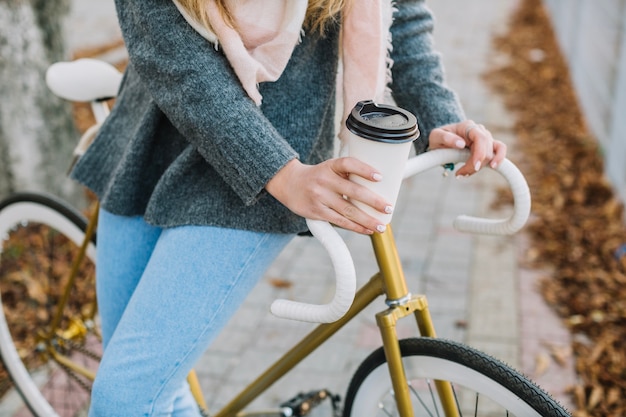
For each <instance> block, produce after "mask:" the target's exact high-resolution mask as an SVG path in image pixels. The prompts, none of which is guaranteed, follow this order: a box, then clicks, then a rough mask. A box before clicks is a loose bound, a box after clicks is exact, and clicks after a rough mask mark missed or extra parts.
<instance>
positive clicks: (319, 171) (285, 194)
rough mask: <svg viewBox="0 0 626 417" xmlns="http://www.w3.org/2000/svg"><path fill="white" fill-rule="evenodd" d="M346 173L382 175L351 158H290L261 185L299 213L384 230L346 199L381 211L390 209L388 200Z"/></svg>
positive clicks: (371, 177)
mask: <svg viewBox="0 0 626 417" xmlns="http://www.w3.org/2000/svg"><path fill="white" fill-rule="evenodd" d="M349 174H354V175H358V176H360V177H363V178H365V179H367V180H370V181H380V180H381V179H382V177H381V175H380V173H379V172H377V171H376V170H374V169H373V168H372V167H370V166H369V165H367V164H365V163H363V162H360V161H359V160H357V159H355V158H336V159H330V160H328V161H325V162H322V163H320V164H317V165H305V164H303V163H301V162H300V161H298V160H297V159H294V160H292V161H290V162H288V163H287V165H285V166H284V167H283V168H282V169H281V170H280V171H278V173H276V175H275V176H274V178H272V179H271V180H270V181H269V182H268V183H267V185H266V186H265V189H266V190H267V191H268V192H269V193H270V194H271V195H272V196H274V198H276V199H277V200H278V201H280V202H281V203H283V204H284V205H285V206H286V207H287V208H288V209H290V210H291V211H293V212H294V213H296V214H298V215H300V216H302V217H305V218H308V219H312V220H325V221H328V222H330V223H333V224H335V225H337V226H339V227H342V228H344V229H348V230H352V231H354V232H357V233H362V234H372V233H374V231H377V232H384V231H385V225H384V224H381V222H380V221H378V220H377V219H375V218H374V217H371V216H370V215H368V214H366V213H365V212H364V211H362V210H360V209H359V208H357V207H356V206H355V205H354V204H352V203H351V202H350V200H356V201H360V202H362V203H364V204H366V205H368V206H370V207H372V208H374V209H375V210H378V211H380V212H381V213H391V212H392V211H393V208H392V207H391V204H389V203H388V202H387V201H385V200H384V199H383V198H382V197H380V196H379V195H377V194H376V193H374V192H372V191H370V190H368V189H367V188H366V187H363V186H361V185H359V184H356V183H354V182H352V181H350V180H349V179H348V175H349ZM343 196H346V197H348V199H345V198H344V197H343Z"/></svg>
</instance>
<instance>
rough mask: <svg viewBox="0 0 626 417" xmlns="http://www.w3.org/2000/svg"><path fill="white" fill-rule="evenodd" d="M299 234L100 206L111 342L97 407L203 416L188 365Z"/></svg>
mask: <svg viewBox="0 0 626 417" xmlns="http://www.w3.org/2000/svg"><path fill="white" fill-rule="evenodd" d="M292 237H293V236H292V235H281V234H268V233H255V232H249V231H242V230H232V229H224V228H216V227H200V226H184V227H176V228H169V229H161V228H157V227H153V226H151V225H148V224H147V223H145V221H144V220H143V219H142V218H141V217H122V216H116V215H113V214H111V213H108V212H106V211H104V210H101V212H100V225H99V227H98V251H97V284H96V289H97V294H98V305H99V312H100V318H101V321H102V334H103V341H104V346H105V349H104V356H103V358H102V362H101V364H100V368H99V369H98V373H97V377H96V381H95V382H94V386H93V392H92V403H91V409H90V412H89V415H90V416H91V417H105V416H106V417H109V416H115V417H120V416H124V417H135V416H176V417H182V416H185V417H186V416H194V417H197V416H199V415H200V414H199V412H198V409H197V406H196V404H195V402H194V401H193V398H192V397H191V394H190V392H189V388H188V386H187V384H186V377H187V374H188V373H189V371H190V370H191V369H192V368H193V365H194V363H195V362H196V361H197V360H198V359H199V358H200V356H201V355H202V353H203V352H204V351H205V350H206V348H207V347H208V346H209V344H210V343H211V341H212V340H213V339H214V338H215V336H216V335H217V334H218V333H219V331H220V330H221V329H222V328H223V327H224V326H225V325H226V323H227V321H228V320H229V318H230V317H231V316H232V315H233V313H234V312H235V311H236V310H237V308H238V307H239V306H240V304H241V303H242V302H243V300H244V298H245V297H246V296H247V295H248V293H249V291H250V290H251V289H252V288H253V287H254V286H255V284H256V283H257V282H258V280H259V279H260V278H261V277H262V276H263V273H264V272H265V270H266V269H267V267H268V266H269V265H270V264H271V262H272V261H273V260H274V259H275V258H276V256H278V254H279V253H280V251H281V250H282V249H283V248H284V247H285V245H287V243H288V242H289V241H290V240H291V238H292ZM268 307H269V306H268Z"/></svg>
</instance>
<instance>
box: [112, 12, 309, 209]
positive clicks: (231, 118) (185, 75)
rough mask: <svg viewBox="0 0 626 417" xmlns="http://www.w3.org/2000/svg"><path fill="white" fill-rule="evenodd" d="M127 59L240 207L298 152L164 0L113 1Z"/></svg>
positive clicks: (212, 50) (208, 45)
mask: <svg viewBox="0 0 626 417" xmlns="http://www.w3.org/2000/svg"><path fill="white" fill-rule="evenodd" d="M116 7H117V13H118V19H119V23H120V27H121V29H122V34H123V36H124V40H125V43H126V47H127V49H128V54H129V58H130V62H131V64H132V66H133V68H134V70H135V71H136V72H137V73H138V75H139V77H140V79H141V82H142V83H143V84H144V86H145V88H146V89H147V90H148V91H149V93H150V95H151V97H152V99H153V100H154V102H155V103H156V104H157V106H158V107H159V108H160V109H161V111H162V112H163V113H164V114H165V116H166V117H167V118H168V119H169V120H170V121H171V123H172V124H173V125H174V126H175V127H176V129H178V131H179V132H180V133H181V134H182V135H183V136H185V137H186V138H187V140H188V141H189V142H190V143H191V144H192V145H193V146H195V147H196V148H197V150H198V151H199V152H200V154H201V155H202V156H203V157H204V158H205V159H206V160H207V161H208V163H209V164H211V165H212V166H213V167H214V169H215V170H216V171H217V172H218V173H219V175H220V176H221V177H222V178H223V179H224V181H226V183H228V184H229V186H230V187H232V189H233V190H234V191H235V192H236V193H237V195H239V197H240V198H241V199H242V200H243V201H244V202H245V203H246V204H253V203H254V202H255V201H256V199H257V198H258V194H259V193H260V192H261V191H262V190H263V188H264V187H265V184H266V183H267V182H268V181H269V180H270V179H271V178H272V177H273V176H274V175H275V174H276V172H277V171H278V170H279V169H280V168H282V167H283V166H284V165H285V164H286V163H287V162H288V161H290V160H291V159H293V158H296V157H298V155H297V153H296V152H295V151H294V149H293V148H292V147H291V146H290V145H289V144H288V143H287V141H286V140H285V139H284V138H283V137H282V136H281V135H280V134H279V133H278V132H277V131H276V129H275V128H274V127H273V125H272V124H271V123H270V122H269V120H267V118H266V117H265V116H264V115H263V113H262V112H261V110H260V109H259V108H258V107H257V106H256V105H255V104H254V103H253V101H252V100H251V99H250V98H249V97H248V96H247V94H246V93H245V91H244V90H243V88H242V87H241V85H240V83H239V81H238V79H237V78H236V76H235V74H234V72H233V70H232V68H231V67H230V64H229V63H228V60H227V59H226V58H225V56H224V55H223V54H222V53H221V52H220V51H217V50H216V49H215V48H214V46H213V44H211V43H210V42H208V41H207V40H206V39H204V38H203V37H201V36H200V35H199V34H198V33H197V32H196V31H195V30H194V29H192V28H191V26H190V25H189V24H188V23H187V22H186V21H185V20H184V18H183V17H182V16H181V15H180V13H179V11H178V9H177V8H176V6H175V5H174V3H173V2H172V1H171V0H116Z"/></svg>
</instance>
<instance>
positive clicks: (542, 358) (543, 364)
mask: <svg viewBox="0 0 626 417" xmlns="http://www.w3.org/2000/svg"><path fill="white" fill-rule="evenodd" d="M549 367H550V356H548V354H547V353H545V352H542V353H539V354H538V355H537V356H536V357H535V377H540V376H541V375H543V374H545V373H546V371H547V370H548V368H549Z"/></svg>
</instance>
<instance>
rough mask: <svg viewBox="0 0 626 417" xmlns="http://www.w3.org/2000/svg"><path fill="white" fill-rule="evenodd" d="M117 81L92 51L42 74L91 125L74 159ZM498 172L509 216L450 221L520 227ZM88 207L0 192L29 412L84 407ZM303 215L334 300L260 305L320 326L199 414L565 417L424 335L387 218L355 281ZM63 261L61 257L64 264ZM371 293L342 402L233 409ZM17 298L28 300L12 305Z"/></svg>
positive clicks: (506, 165)
mask: <svg viewBox="0 0 626 417" xmlns="http://www.w3.org/2000/svg"><path fill="white" fill-rule="evenodd" d="M120 79H121V75H120V74H119V72H118V71H117V70H116V69H114V68H113V67H111V66H110V65H108V64H105V63H102V62H99V61H95V60H91V59H81V60H78V61H75V62H72V63H57V64H54V65H53V66H52V67H51V68H50V69H49V71H48V74H47V83H48V85H49V87H50V88H51V90H52V91H53V92H54V93H55V94H57V95H58V96H60V97H62V98H65V99H68V100H72V101H81V102H90V103H91V106H92V109H93V111H94V115H95V117H96V121H97V122H96V125H95V126H94V127H92V128H91V129H89V130H88V131H87V132H86V133H85V134H84V135H83V136H82V137H81V140H80V141H79V146H78V147H77V151H76V155H75V156H76V157H80V154H81V153H82V152H83V151H84V149H85V148H86V146H88V144H89V143H90V141H91V140H92V139H93V138H94V136H95V133H96V132H97V129H98V127H99V125H100V124H101V123H102V121H103V120H104V119H105V118H106V116H107V115H108V106H107V100H108V99H109V98H112V97H114V96H115V94H116V93H117V88H118V85H119V82H120ZM69 80H71V82H68V81H69ZM466 158H467V151H457V150H450V149H448V150H437V151H430V152H427V153H425V154H422V155H420V156H417V157H413V158H411V159H410V160H409V162H408V163H407V168H406V170H405V174H404V177H405V178H408V177H410V176H412V175H415V174H417V173H420V172H422V171H425V170H427V169H430V168H432V167H436V166H441V165H444V166H445V167H447V169H452V168H453V166H450V164H454V163H457V162H460V161H464V160H465V159H466ZM497 170H498V172H499V173H500V174H502V176H503V177H505V179H506V180H507V181H508V183H509V185H510V186H511V189H512V192H513V196H514V212H513V214H512V215H511V216H510V217H509V218H506V219H500V220H491V219H478V218H474V217H469V216H459V217H458V218H457V219H456V221H455V226H456V227H457V228H458V229H460V230H462V231H467V232H475V233H486V234H511V233H514V232H516V231H518V230H519V229H520V228H521V227H522V226H523V225H524V224H525V222H526V220H527V217H528V215H529V212H530V193H529V190H528V186H527V184H526V182H525V180H524V178H523V176H522V175H521V173H520V172H519V170H518V169H517V168H516V167H515V165H513V164H512V163H511V162H510V161H508V160H505V161H504V162H503V163H502V164H501V166H500V167H498V169H497ZM95 204H96V208H95V209H93V210H92V214H91V215H90V217H89V219H86V218H85V217H84V216H83V215H82V214H80V213H79V212H78V211H76V210H75V209H74V208H72V207H70V206H68V205H67V204H66V203H64V202H62V201H60V200H58V199H56V198H54V197H51V196H48V195H44V194H40V193H19V194H15V195H13V196H11V197H9V198H7V199H5V200H4V201H2V202H0V237H2V239H3V242H4V243H3V246H2V247H0V255H1V258H0V285H1V287H0V298H1V303H2V306H3V309H1V310H0V356H1V357H2V360H3V363H4V364H5V367H6V369H7V372H8V373H9V375H10V377H11V379H12V380H13V382H14V385H15V389H16V390H17V391H18V392H19V393H20V395H21V396H22V398H23V400H24V402H25V403H26V406H27V407H28V409H29V410H30V412H32V414H33V415H35V416H46V417H48V416H69V415H71V416H75V415H82V414H81V413H84V412H85V411H86V410H87V408H88V405H89V395H90V394H89V390H90V387H91V381H93V378H94V377H95V373H96V370H97V365H98V361H99V358H100V354H101V347H100V336H99V332H98V317H97V306H96V301H95V291H94V290H93V288H94V282H95V277H94V265H95V257H94V255H95V250H96V228H97V226H96V225H97V213H98V210H97V202H96V203H95ZM307 223H308V225H309V228H310V230H311V232H312V234H313V235H314V236H316V237H318V239H320V241H321V243H322V245H323V246H324V247H325V248H326V249H327V251H328V252H329V255H330V257H331V261H332V263H333V266H334V268H335V272H336V279H337V285H336V288H335V297H334V298H333V300H332V301H331V302H330V303H329V304H326V305H310V304H303V303H297V302H293V301H287V300H277V301H275V302H274V304H272V306H271V310H272V312H273V313H274V314H275V315H277V316H280V317H285V318H291V319H297V320H304V321H314V322H320V323H321V324H319V325H318V326H317V327H316V328H315V329H314V330H313V331H312V332H311V333H309V334H308V335H307V336H305V337H304V338H303V339H302V340H301V341H300V342H299V343H297V344H296V345H295V346H294V347H293V348H292V349H291V350H289V351H288V352H286V353H285V354H284V355H283V356H282V357H281V358H280V359H278V360H277V361H276V362H275V363H274V364H273V365H271V366H270V367H269V368H268V369H267V370H266V371H265V372H264V373H262V374H261V375H260V376H258V378H257V379H256V380H254V381H253V382H252V383H250V384H249V385H248V387H246V388H245V389H244V390H242V391H241V393H240V394H239V395H237V396H236V397H235V398H234V399H232V400H231V401H230V402H229V403H228V404H227V405H226V406H225V407H223V408H222V409H221V410H219V411H218V412H217V413H215V414H211V415H213V416H215V417H230V416H244V415H272V416H277V417H278V416H282V417H288V416H303V415H306V414H308V413H309V412H310V411H311V409H312V407H313V406H315V405H316V404H318V403H320V402H321V401H324V400H326V399H329V400H330V401H331V402H332V406H333V413H334V414H335V415H337V416H339V415H343V416H344V417H350V416H355V417H356V416H358V417H360V416H370V415H381V416H385V415H386V416H392V415H399V416H402V417H408V416H413V415H430V416H434V415H437V416H439V415H445V416H447V417H451V416H459V415H466V414H469V413H473V414H472V415H495V414H494V412H499V413H500V414H503V415H510V414H509V413H511V414H513V415H516V416H550V417H551V416H569V413H568V412H567V410H565V409H564V408H563V407H562V406H561V405H560V404H558V402H557V401H555V400H554V399H553V398H552V397H551V396H550V395H549V394H548V393H546V392H545V391H543V390H542V389H540V388H539V387H538V386H536V385H535V384H534V383H533V382H531V381H530V380H529V379H527V378H526V377H525V376H523V375H522V374H520V373H519V372H517V371H515V370H514V369H512V368H510V367H508V366H507V365H505V364H504V363H502V362H500V361H499V360H497V359H495V358H492V357H490V356H488V355H486V354H484V353H482V352H480V351H478V350H476V349H473V348H470V347H468V346H465V345H463V344H460V343H457V342H453V341H449V340H444V339H438V338H436V332H435V329H434V325H433V323H432V320H431V318H430V314H429V310H428V303H427V300H426V297H425V296H424V295H412V294H411V293H410V292H409V290H408V286H407V282H406V279H405V277H404V273H403V270H402V265H401V262H400V258H399V256H398V252H397V248H396V245H395V241H394V237H393V232H392V228H391V226H390V227H388V228H387V231H385V232H384V233H381V234H374V235H373V236H372V237H371V242H372V246H373V249H374V253H375V257H376V261H377V263H378V266H379V272H377V273H376V274H374V275H373V276H372V277H371V278H370V280H369V282H368V283H366V284H365V285H364V286H363V287H361V288H360V289H358V291H356V288H355V282H356V280H355V270H354V264H353V263H352V258H351V256H350V252H349V251H348V249H347V247H346V246H345V244H344V242H343V240H342V239H341V237H340V236H339V235H338V234H337V232H336V231H335V230H334V229H333V228H332V227H331V226H330V225H329V224H328V223H325V222H319V221H310V220H307ZM60 260H62V261H63V262H61V261H60ZM67 262H70V265H71V267H69V268H68V267H67ZM68 269H69V270H68ZM25 277H26V278H25ZM355 292H356V293H355ZM76 293H79V294H80V295H79V296H77V295H76ZM382 296H384V297H385V303H386V305H387V308H386V309H385V310H383V311H381V312H379V313H378V314H376V322H377V324H378V326H379V328H380V332H381V336H382V340H383V346H382V347H380V348H378V349H377V350H375V351H374V352H372V354H371V355H370V356H369V357H367V358H366V359H365V360H364V361H363V363H362V364H361V365H360V366H359V367H358V369H357V370H356V372H355V374H354V376H353V377H352V380H351V382H350V384H349V387H348V389H347V392H346V398H345V401H344V402H343V408H342V407H341V405H340V398H339V397H338V396H336V395H333V394H331V393H329V392H328V391H326V390H319V391H314V392H310V393H305V394H301V395H298V396H296V397H294V398H292V399H290V400H289V401H286V402H285V403H283V404H281V405H280V406H278V407H277V408H276V410H274V411H272V412H268V411H262V412H254V411H251V412H248V411H245V412H244V411H243V410H244V409H245V408H246V407H247V406H248V405H249V404H250V403H251V402H252V401H253V400H254V399H255V398H257V397H258V396H259V395H261V394H262V393H263V392H264V391H265V390H266V389H267V388H268V387H269V386H271V385H272V384H273V383H274V382H276V381H277V380H279V379H280V378H281V377H282V376H284V375H286V374H287V373H288V372H289V371H290V370H291V369H292V368H293V367H295V366H296V365H297V364H298V363H299V362H300V361H302V360H303V359H304V358H305V357H307V355H309V354H310V353H312V352H313V351H314V350H315V349H316V348H317V347H319V346H320V345H322V344H323V343H324V342H325V341H326V340H327V339H328V338H329V337H330V336H331V335H333V334H334V333H336V332H337V331H339V330H340V329H341V328H342V327H343V326H344V325H345V324H346V323H348V322H349V321H350V320H352V319H353V318H355V317H356V316H357V315H358V314H359V313H360V312H362V311H363V310H364V309H365V307H366V306H368V305H370V304H371V303H372V302H373V301H374V300H376V299H378V298H380V297H382ZM26 302H28V303H29V304H28V305H27V306H23V305H20V303H26ZM33 311H34V312H35V313H33ZM28 314H29V315H31V316H33V315H34V318H33V317H30V318H31V319H33V320H34V321H35V326H36V328H35V329H30V328H29V327H28V326H29V325H28V324H26V323H25V321H24V320H23V319H24V318H25V315H28ZM409 316H413V317H414V318H415V320H416V322H417V327H418V329H419V333H420V336H418V337H414V338H409V339H403V340H398V336H397V333H396V331H395V329H396V327H395V326H396V323H397V322H398V321H399V320H400V319H402V318H406V317H409ZM189 383H190V386H191V387H192V391H193V393H194V395H195V397H196V399H197V401H198V405H199V407H200V409H201V410H203V413H205V414H206V415H209V414H208V411H206V402H205V401H204V398H203V396H202V392H201V389H200V387H199V384H198V381H197V378H196V377H195V374H194V373H193V372H192V373H191V374H190V376H189ZM77 392H79V393H80V394H77ZM479 406H480V409H481V411H480V414H479V413H478V407H479ZM390 410H392V411H390ZM500 414H497V415H500Z"/></svg>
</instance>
